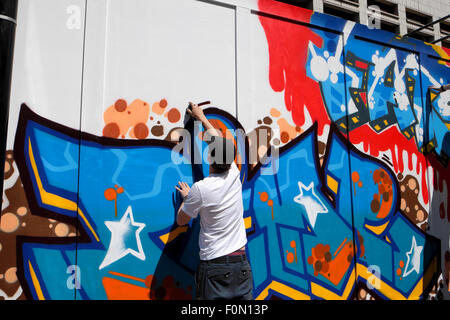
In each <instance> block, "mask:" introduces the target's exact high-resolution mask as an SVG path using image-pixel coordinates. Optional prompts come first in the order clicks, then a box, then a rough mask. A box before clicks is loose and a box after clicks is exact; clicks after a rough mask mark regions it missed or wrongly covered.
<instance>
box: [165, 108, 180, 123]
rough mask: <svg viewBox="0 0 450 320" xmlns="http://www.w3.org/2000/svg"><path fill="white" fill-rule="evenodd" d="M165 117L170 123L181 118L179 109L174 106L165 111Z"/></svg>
mask: <svg viewBox="0 0 450 320" xmlns="http://www.w3.org/2000/svg"><path fill="white" fill-rule="evenodd" d="M167 119H168V120H169V122H170V123H175V122H178V121H179V120H180V119H181V114H180V111H178V109H176V108H172V109H170V110H169V111H168V112H167Z"/></svg>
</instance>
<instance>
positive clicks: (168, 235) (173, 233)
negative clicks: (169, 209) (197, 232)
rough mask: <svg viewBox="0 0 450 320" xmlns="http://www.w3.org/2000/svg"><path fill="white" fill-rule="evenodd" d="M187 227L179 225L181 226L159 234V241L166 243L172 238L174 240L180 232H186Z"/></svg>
mask: <svg viewBox="0 0 450 320" xmlns="http://www.w3.org/2000/svg"><path fill="white" fill-rule="evenodd" d="M187 229H188V227H187V226H181V227H178V228H176V229H175V230H173V231H171V232H169V233H166V234H163V235H161V236H159V239H161V241H162V242H163V243H164V244H167V243H169V242H171V241H173V240H174V239H175V238H176V237H178V236H179V235H180V234H181V233H183V232H186V231H187Z"/></svg>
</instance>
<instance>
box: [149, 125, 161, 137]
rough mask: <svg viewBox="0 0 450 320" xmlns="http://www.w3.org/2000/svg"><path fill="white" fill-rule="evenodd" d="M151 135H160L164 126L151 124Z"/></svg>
mask: <svg viewBox="0 0 450 320" xmlns="http://www.w3.org/2000/svg"><path fill="white" fill-rule="evenodd" d="M151 132H152V135H154V136H155V137H160V136H162V135H163V134H164V127H163V126H153V127H152V129H151Z"/></svg>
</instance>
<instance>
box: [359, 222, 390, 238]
mask: <svg viewBox="0 0 450 320" xmlns="http://www.w3.org/2000/svg"><path fill="white" fill-rule="evenodd" d="M389 222H390V221H388V222H386V223H384V224H382V225H381V226H371V225H368V224H365V225H364V227H366V228H367V229H369V230H370V231H372V232H373V233H375V234H377V235H380V234H382V233H383V231H384V230H385V229H386V227H387V226H388V224H389Z"/></svg>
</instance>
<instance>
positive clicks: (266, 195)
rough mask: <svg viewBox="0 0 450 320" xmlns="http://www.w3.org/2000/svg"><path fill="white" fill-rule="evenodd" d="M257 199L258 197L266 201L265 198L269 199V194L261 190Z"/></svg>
mask: <svg viewBox="0 0 450 320" xmlns="http://www.w3.org/2000/svg"><path fill="white" fill-rule="evenodd" d="M259 199H260V200H261V201H262V202H266V201H267V199H269V195H268V194H267V192H261V194H260V196H259Z"/></svg>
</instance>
